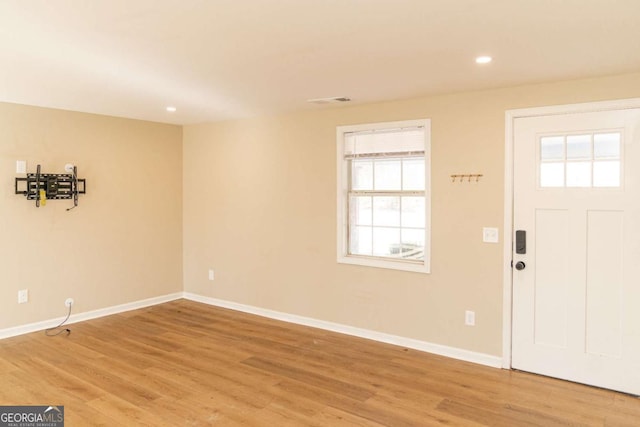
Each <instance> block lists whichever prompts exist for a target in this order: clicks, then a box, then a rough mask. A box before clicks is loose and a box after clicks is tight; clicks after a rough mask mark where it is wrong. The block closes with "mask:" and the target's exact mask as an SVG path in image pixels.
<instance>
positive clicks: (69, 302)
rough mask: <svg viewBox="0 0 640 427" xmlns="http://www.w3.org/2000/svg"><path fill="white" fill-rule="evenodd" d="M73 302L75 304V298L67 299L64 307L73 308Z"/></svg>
mask: <svg viewBox="0 0 640 427" xmlns="http://www.w3.org/2000/svg"><path fill="white" fill-rule="evenodd" d="M73 302H74V301H73V298H67V299H66V300H65V301H64V306H65V307H71V306H72V305H73Z"/></svg>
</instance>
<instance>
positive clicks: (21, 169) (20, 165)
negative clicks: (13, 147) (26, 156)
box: [16, 160, 27, 173]
mask: <svg viewBox="0 0 640 427" xmlns="http://www.w3.org/2000/svg"><path fill="white" fill-rule="evenodd" d="M16 173H27V161H26V160H16Z"/></svg>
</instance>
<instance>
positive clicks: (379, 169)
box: [374, 160, 401, 190]
mask: <svg viewBox="0 0 640 427" xmlns="http://www.w3.org/2000/svg"><path fill="white" fill-rule="evenodd" d="M400 164H401V163H400V160H376V161H375V166H374V175H375V185H374V187H375V188H374V190H400V184H401V167H400Z"/></svg>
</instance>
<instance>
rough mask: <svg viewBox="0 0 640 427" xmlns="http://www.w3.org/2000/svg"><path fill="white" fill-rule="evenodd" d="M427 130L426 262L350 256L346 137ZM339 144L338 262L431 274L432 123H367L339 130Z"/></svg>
mask: <svg viewBox="0 0 640 427" xmlns="http://www.w3.org/2000/svg"><path fill="white" fill-rule="evenodd" d="M415 127H422V128H423V129H424V175H425V176H424V180H425V186H424V209H425V224H424V225H425V228H424V233H425V235H424V259H423V260H421V261H415V260H403V259H392V258H387V257H379V256H367V255H350V254H349V249H348V248H349V188H350V186H349V184H350V179H351V172H350V170H349V164H350V162H349V161H348V160H347V159H345V157H344V146H345V134H348V133H352V132H363V131H382V130H389V129H399V128H415ZM336 141H337V144H336V145H337V262H338V263H340V264H352V265H360V266H368V267H376V268H386V269H393V270H402V271H410V272H418V273H430V272H431V120H430V119H419V120H403V121H394V122H379V123H365V124H359V125H347V126H338V127H337V128H336Z"/></svg>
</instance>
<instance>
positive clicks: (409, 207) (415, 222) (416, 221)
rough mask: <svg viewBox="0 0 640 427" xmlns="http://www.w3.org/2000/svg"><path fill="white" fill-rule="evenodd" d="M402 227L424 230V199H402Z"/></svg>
mask: <svg viewBox="0 0 640 427" xmlns="http://www.w3.org/2000/svg"><path fill="white" fill-rule="evenodd" d="M401 210H402V226H403V227H421V228H424V214H425V212H424V197H403V198H402V209H401Z"/></svg>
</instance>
